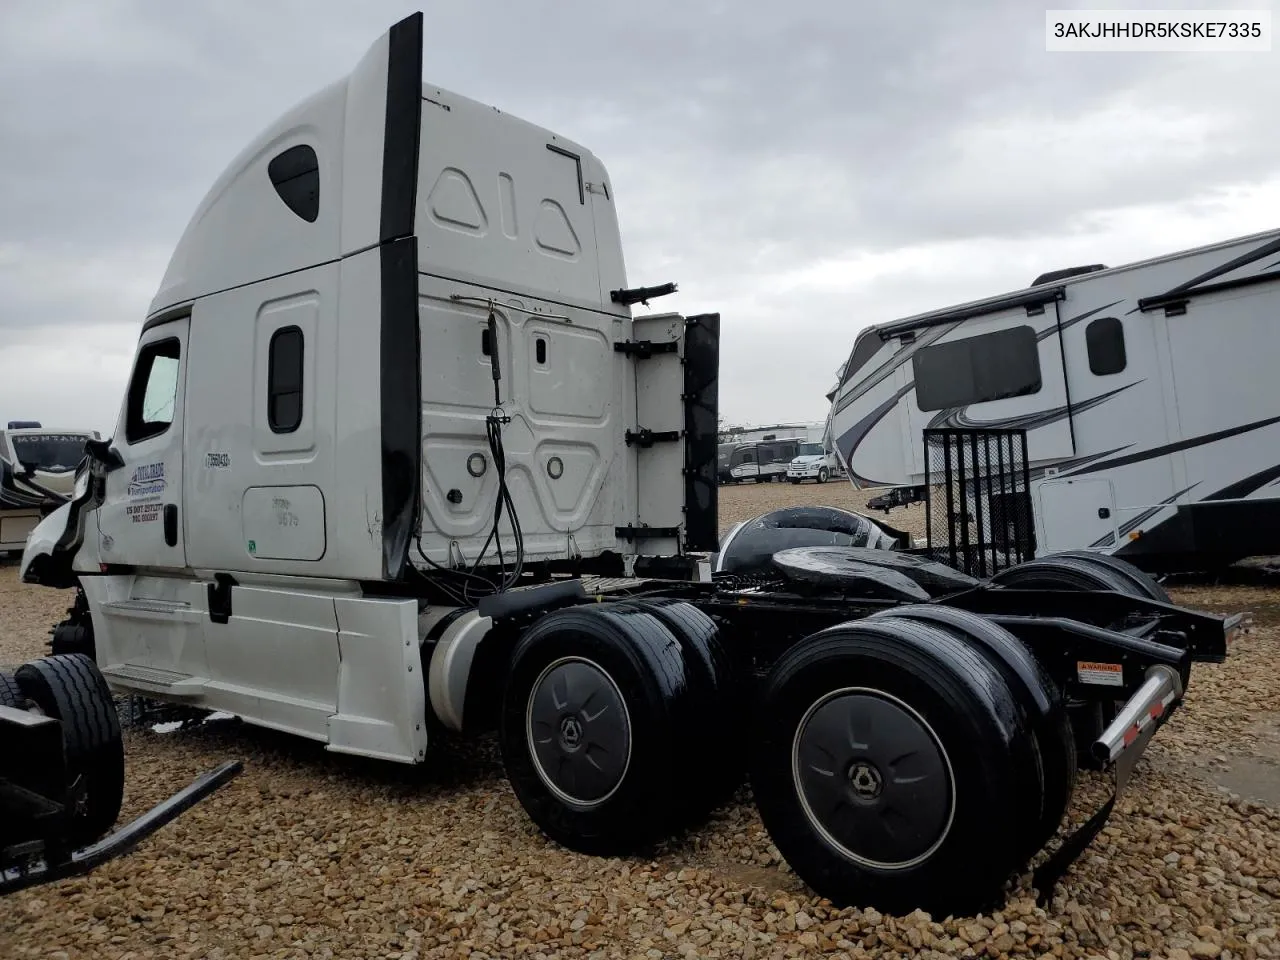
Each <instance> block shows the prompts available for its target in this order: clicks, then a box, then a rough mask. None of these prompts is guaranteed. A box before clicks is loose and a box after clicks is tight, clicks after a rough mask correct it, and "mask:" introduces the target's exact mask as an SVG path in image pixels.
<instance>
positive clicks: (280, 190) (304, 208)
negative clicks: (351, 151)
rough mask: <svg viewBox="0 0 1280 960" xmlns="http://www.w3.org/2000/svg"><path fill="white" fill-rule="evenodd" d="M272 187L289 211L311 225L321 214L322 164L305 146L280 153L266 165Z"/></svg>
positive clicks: (303, 144) (309, 148)
mask: <svg viewBox="0 0 1280 960" xmlns="http://www.w3.org/2000/svg"><path fill="white" fill-rule="evenodd" d="M267 176H269V177H270V178H271V185H272V186H273V187H275V188H276V193H277V194H279V195H280V199H281V200H283V201H284V202H285V205H286V206H288V208H289V209H290V210H292V211H293V212H294V213H296V214H297V215H298V216H300V217H301V218H302V219H303V220H306V221H307V222H308V223H315V220H316V217H318V216H319V215H320V161H319V160H318V159H317V158H316V152H315V150H313V149H311V147H309V146H307V145H306V144H305V143H302V144H299V145H298V146H296V147H290V148H289V149H288V150H286V151H284V153H281V154H277V155H276V156H275V157H273V158H272V160H271V162H270V163H268V164H267Z"/></svg>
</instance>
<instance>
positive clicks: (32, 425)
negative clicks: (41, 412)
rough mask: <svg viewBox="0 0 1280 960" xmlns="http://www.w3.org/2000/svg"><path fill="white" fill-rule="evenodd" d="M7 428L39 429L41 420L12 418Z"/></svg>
mask: <svg viewBox="0 0 1280 960" xmlns="http://www.w3.org/2000/svg"><path fill="white" fill-rule="evenodd" d="M5 429H6V430H39V429H40V421H39V420H10V421H9V426H7V427H6V428H5Z"/></svg>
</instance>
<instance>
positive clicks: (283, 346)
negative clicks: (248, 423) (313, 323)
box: [267, 327, 303, 433]
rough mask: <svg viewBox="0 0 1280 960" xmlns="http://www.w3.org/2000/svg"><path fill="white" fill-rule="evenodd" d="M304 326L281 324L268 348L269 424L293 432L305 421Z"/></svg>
mask: <svg viewBox="0 0 1280 960" xmlns="http://www.w3.org/2000/svg"><path fill="white" fill-rule="evenodd" d="M302 354H303V343H302V330H301V328H299V327H281V328H280V329H279V330H277V331H276V332H275V333H273V334H272V335H271V345H270V346H269V347H268V348H267V424H268V425H269V426H270V427H271V432H272V433H292V432H293V431H294V430H297V429H298V424H300V423H302Z"/></svg>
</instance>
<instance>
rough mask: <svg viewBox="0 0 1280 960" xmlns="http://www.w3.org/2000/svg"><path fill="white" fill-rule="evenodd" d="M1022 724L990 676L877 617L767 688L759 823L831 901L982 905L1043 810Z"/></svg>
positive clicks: (791, 662)
mask: <svg viewBox="0 0 1280 960" xmlns="http://www.w3.org/2000/svg"><path fill="white" fill-rule="evenodd" d="M1020 715H1021V712H1020V710H1019V709H1018V706H1017V704H1016V702H1015V699H1014V695H1013V693H1012V692H1011V691H1010V690H1009V687H1008V685H1007V684H1006V682H1005V680H1004V678H1003V677H1002V676H1001V674H1000V672H999V671H998V670H996V668H995V667H993V666H992V665H991V664H990V662H989V661H988V660H987V659H985V658H984V657H982V656H981V655H980V654H979V653H978V652H977V651H975V650H974V649H973V648H972V646H971V645H969V644H967V643H964V642H962V641H960V640H957V639H956V638H955V637H954V636H952V635H951V634H950V633H947V632H945V631H944V630H941V629H939V628H938V627H935V626H933V625H930V624H926V623H923V622H919V621H911V620H903V619H899V620H894V619H889V618H887V619H885V620H880V621H870V620H862V621H851V622H849V623H844V624H840V625H838V626H834V627H830V628H828V629H826V630H823V631H820V632H819V633H816V634H814V635H812V636H810V637H808V638H806V639H805V640H804V641H802V642H801V643H799V644H797V645H796V646H794V647H792V648H791V649H790V650H789V651H787V652H786V653H785V654H784V655H783V656H782V657H781V658H779V660H778V661H777V663H776V664H775V665H774V668H773V669H772V671H771V672H770V674H769V676H768V678H767V679H766V681H765V684H764V688H763V690H762V696H761V702H760V706H759V709H758V711H757V728H758V731H759V732H758V752H757V757H756V763H755V765H754V769H753V771H752V787H753V789H754V793H755V797H756V802H757V804H758V806H759V809H760V814H761V817H762V819H763V821H764V824H765V828H766V829H767V830H768V831H769V834H770V836H771V837H772V839H773V841H774V843H775V844H776V846H777V847H778V850H779V852H781V854H782V855H783V857H784V858H785V859H786V860H787V862H788V863H789V864H790V865H791V867H792V869H794V870H795V872H796V874H797V875H798V876H799V877H800V878H801V879H802V880H804V881H805V882H806V883H807V884H808V885H809V886H810V887H811V888H812V889H813V890H814V891H815V892H817V893H818V894H819V895H820V896H824V897H827V898H828V899H830V900H831V901H832V902H833V903H835V904H837V905H838V906H860V907H875V908H877V909H879V910H882V911H885V912H888V913H895V914H896V913H908V912H910V911H912V910H914V909H916V908H920V909H924V910H926V911H928V912H930V913H932V914H934V915H935V916H945V915H947V914H961V913H973V912H976V911H979V910H983V909H987V908H988V907H990V906H991V905H992V904H994V903H997V902H998V901H999V900H1000V898H1001V895H1002V888H1003V887H1004V885H1005V883H1006V881H1007V880H1008V879H1009V877H1010V876H1011V875H1012V874H1013V873H1014V872H1015V871H1016V870H1017V869H1019V868H1020V867H1021V866H1022V865H1023V863H1024V861H1023V856H1022V849H1023V847H1024V845H1025V837H1026V835H1027V833H1028V831H1029V826H1028V824H1029V823H1030V822H1032V821H1033V820H1034V818H1035V817H1038V815H1039V802H1038V801H1039V798H1038V797H1031V796H1028V795H1027V792H1028V791H1029V790H1030V789H1031V787H1030V785H1029V783H1028V780H1029V778H1028V776H1027V771H1028V770H1033V769H1034V762H1035V760H1034V746H1033V743H1032V737H1031V734H1030V732H1029V731H1028V730H1027V729H1026V728H1025V726H1023V725H1022V724H1021V722H1020ZM1032 808H1034V810H1033V809H1032Z"/></svg>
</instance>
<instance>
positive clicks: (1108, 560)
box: [1044, 550, 1170, 603]
mask: <svg viewBox="0 0 1280 960" xmlns="http://www.w3.org/2000/svg"><path fill="white" fill-rule="evenodd" d="M1054 557H1071V558H1073V559H1076V560H1083V561H1084V562H1085V563H1092V564H1094V565H1096V566H1099V567H1105V568H1106V569H1108V570H1111V571H1113V572H1115V573H1118V574H1119V575H1120V576H1121V577H1123V578H1124V579H1125V580H1126V581H1127V582H1128V585H1129V587H1130V588H1131V589H1127V590H1125V591H1123V592H1125V593H1128V594H1129V595H1130V596H1134V597H1145V598H1146V599H1148V600H1155V601H1156V602H1157V603H1169V602H1170V600H1169V594H1168V593H1167V592H1166V591H1165V589H1164V587H1162V586H1160V584H1159V583H1157V582H1156V580H1155V578H1154V577H1152V576H1151V575H1150V574H1149V573H1147V572H1146V571H1145V570H1139V569H1138V568H1137V567H1135V566H1134V565H1133V564H1131V563H1129V561H1127V560H1122V559H1120V558H1119V557H1113V556H1111V555H1110V554H1108V553H1094V552H1092V551H1090V550H1064V551H1062V552H1061V553H1054V554H1050V555H1049V556H1048V557H1045V558H1044V559H1046V560H1052V559H1053V558H1054Z"/></svg>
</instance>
